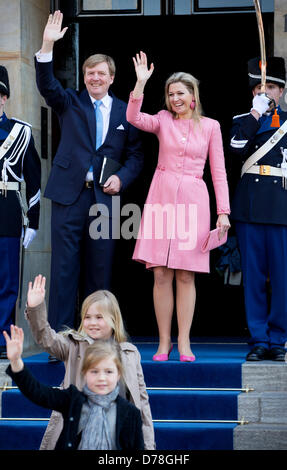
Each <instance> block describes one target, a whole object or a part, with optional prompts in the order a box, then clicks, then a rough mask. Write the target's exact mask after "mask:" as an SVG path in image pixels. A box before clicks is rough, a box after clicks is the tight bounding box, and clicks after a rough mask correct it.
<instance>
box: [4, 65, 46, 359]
mask: <svg viewBox="0 0 287 470" xmlns="http://www.w3.org/2000/svg"><path fill="white" fill-rule="evenodd" d="M9 97H10V86H9V77H8V72H7V70H6V68H5V67H4V66H2V65H1V66H0V259H1V267H0V358H3V359H5V358H6V346H5V339H4V336H3V331H6V330H8V329H9V328H10V325H11V323H15V306H16V302H17V297H18V290H19V258H20V240H21V236H22V230H23V226H24V227H25V231H24V230H23V235H24V238H23V246H24V248H25V249H26V248H28V246H29V245H30V243H31V242H32V240H33V239H34V237H35V235H36V233H37V229H38V227H39V216H40V186H41V163H40V158H39V156H38V153H37V151H36V148H35V145H34V139H33V136H32V130H31V125H30V124H28V123H26V122H23V121H21V120H19V119H17V118H9V117H7V116H6V114H5V111H4V109H5V105H6V102H7V100H8V99H9ZM22 182H25V184H26V194H25V195H26V202H27V206H28V210H27V214H26V210H25V209H24V204H23V202H22V197H21V192H20V190H21V183H22Z"/></svg>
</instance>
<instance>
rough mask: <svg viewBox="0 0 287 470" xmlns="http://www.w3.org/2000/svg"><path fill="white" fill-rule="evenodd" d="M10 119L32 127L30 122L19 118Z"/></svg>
mask: <svg viewBox="0 0 287 470" xmlns="http://www.w3.org/2000/svg"><path fill="white" fill-rule="evenodd" d="M11 120H13V121H16V122H20V123H21V124H25V125H26V126H29V127H32V124H30V123H29V122H25V121H22V120H21V119H18V118H15V117H12V118H11Z"/></svg>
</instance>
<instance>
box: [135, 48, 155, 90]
mask: <svg viewBox="0 0 287 470" xmlns="http://www.w3.org/2000/svg"><path fill="white" fill-rule="evenodd" d="M133 62H134V66H135V71H136V75H137V79H138V81H139V82H142V83H145V82H147V80H148V79H149V78H150V76H151V74H152V73H153V71H154V65H153V63H151V64H150V68H149V69H148V65H147V57H146V54H145V53H144V52H142V51H140V53H139V54H136V57H133Z"/></svg>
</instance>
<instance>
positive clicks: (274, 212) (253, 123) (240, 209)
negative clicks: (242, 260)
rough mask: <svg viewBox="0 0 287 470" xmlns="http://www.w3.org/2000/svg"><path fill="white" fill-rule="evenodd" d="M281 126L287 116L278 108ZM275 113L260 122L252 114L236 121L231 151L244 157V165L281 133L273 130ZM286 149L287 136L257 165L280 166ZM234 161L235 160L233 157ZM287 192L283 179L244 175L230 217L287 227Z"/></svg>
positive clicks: (241, 116)
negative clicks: (283, 151)
mask: <svg viewBox="0 0 287 470" xmlns="http://www.w3.org/2000/svg"><path fill="white" fill-rule="evenodd" d="M277 111H278V114H279V116H280V125H282V124H283V123H284V121H286V119H287V113H286V112H284V111H282V110H281V109H280V107H278V108H277ZM271 121H272V114H270V115H269V116H265V115H263V116H262V117H261V118H260V119H259V121H257V120H256V119H255V118H254V116H252V114H250V113H248V114H242V115H240V116H235V117H234V118H233V125H232V129H231V141H230V149H231V151H232V153H234V154H237V155H238V158H240V157H241V158H242V164H243V163H244V161H246V160H247V158H248V157H249V156H251V155H252V154H253V153H254V152H255V151H256V150H257V149H258V148H260V147H262V145H263V144H265V142H267V140H268V139H269V138H270V137H271V136H272V135H273V134H274V133H275V132H276V131H277V130H278V128H277V127H270V124H271ZM280 147H283V148H285V149H286V148H287V133H286V134H285V135H284V136H283V137H282V138H281V139H280V140H279V141H278V143H277V144H276V145H275V146H273V148H272V149H271V150H270V151H269V152H268V153H266V154H265V155H264V156H263V157H262V158H261V159H260V160H259V161H258V163H257V164H258V165H270V166H273V167H280V166H281V163H282V153H281V150H280ZM233 158H234V157H233ZM286 207H287V191H286V190H285V189H284V188H283V187H282V178H281V177H280V176H279V177H278V176H266V175H257V174H246V173H245V174H244V175H243V176H242V178H241V179H240V181H239V183H238V186H237V188H236V191H235V194H234V198H233V202H232V205H231V218H232V219H233V220H236V221H240V222H246V223H261V224H280V225H287V210H286Z"/></svg>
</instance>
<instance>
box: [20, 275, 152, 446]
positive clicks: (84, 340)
mask: <svg viewBox="0 0 287 470" xmlns="http://www.w3.org/2000/svg"><path fill="white" fill-rule="evenodd" d="M45 283H46V279H45V277H43V276H42V275H38V276H36V277H35V279H34V282H33V283H32V282H30V283H29V288H28V295H27V308H26V318H27V320H28V322H29V325H30V328H31V331H32V334H33V337H34V339H35V341H36V343H37V344H39V345H40V346H41V347H42V348H43V349H44V350H45V351H46V352H48V353H49V354H51V355H53V356H55V357H56V358H57V359H59V360H60V361H63V362H64V365H65V376H64V379H63V382H62V387H63V388H68V387H69V386H70V385H71V384H73V385H75V386H76V387H77V388H78V389H79V390H82V388H83V386H84V382H83V377H82V374H81V368H82V364H83V359H84V355H85V351H86V349H87V348H88V346H89V345H91V344H93V343H94V342H95V341H97V340H110V339H114V340H115V341H116V342H117V343H118V344H119V347H120V351H121V359H122V363H123V375H122V377H121V380H120V383H119V387H120V395H121V396H122V397H124V398H126V399H127V400H128V401H130V402H132V403H133V404H134V405H135V406H136V407H137V408H138V409H139V410H140V412H141V417H142V430H143V436H144V445H145V449H150V450H152V449H154V448H155V442H154V428H153V423H152V416H151V410H150V405H149V399H148V394H147V391H146V385H145V381H144V376H143V371H142V367H141V357H140V353H139V351H138V349H137V348H136V346H134V345H133V344H132V343H130V342H128V341H127V333H126V331H125V328H124V325H123V320H122V315H121V311H120V307H119V305H118V302H117V299H116V298H115V296H114V295H113V294H112V293H111V292H109V291H104V290H102V291H96V292H94V293H93V294H91V295H89V296H88V297H87V298H86V299H85V300H84V302H83V305H82V310H81V319H82V321H81V324H80V327H79V329H78V330H77V331H76V330H71V329H70V330H66V331H64V332H59V333H56V331H55V330H53V329H52V328H51V326H50V325H49V323H48V320H47V311H46V304H45ZM62 426H63V419H62V416H61V414H60V413H58V412H56V411H53V413H52V415H51V418H50V421H49V424H48V427H47V430H46V432H45V435H44V437H43V440H42V443H41V449H43V450H50V449H54V448H55V444H56V441H57V439H58V437H59V435H60V432H61V429H62Z"/></svg>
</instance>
